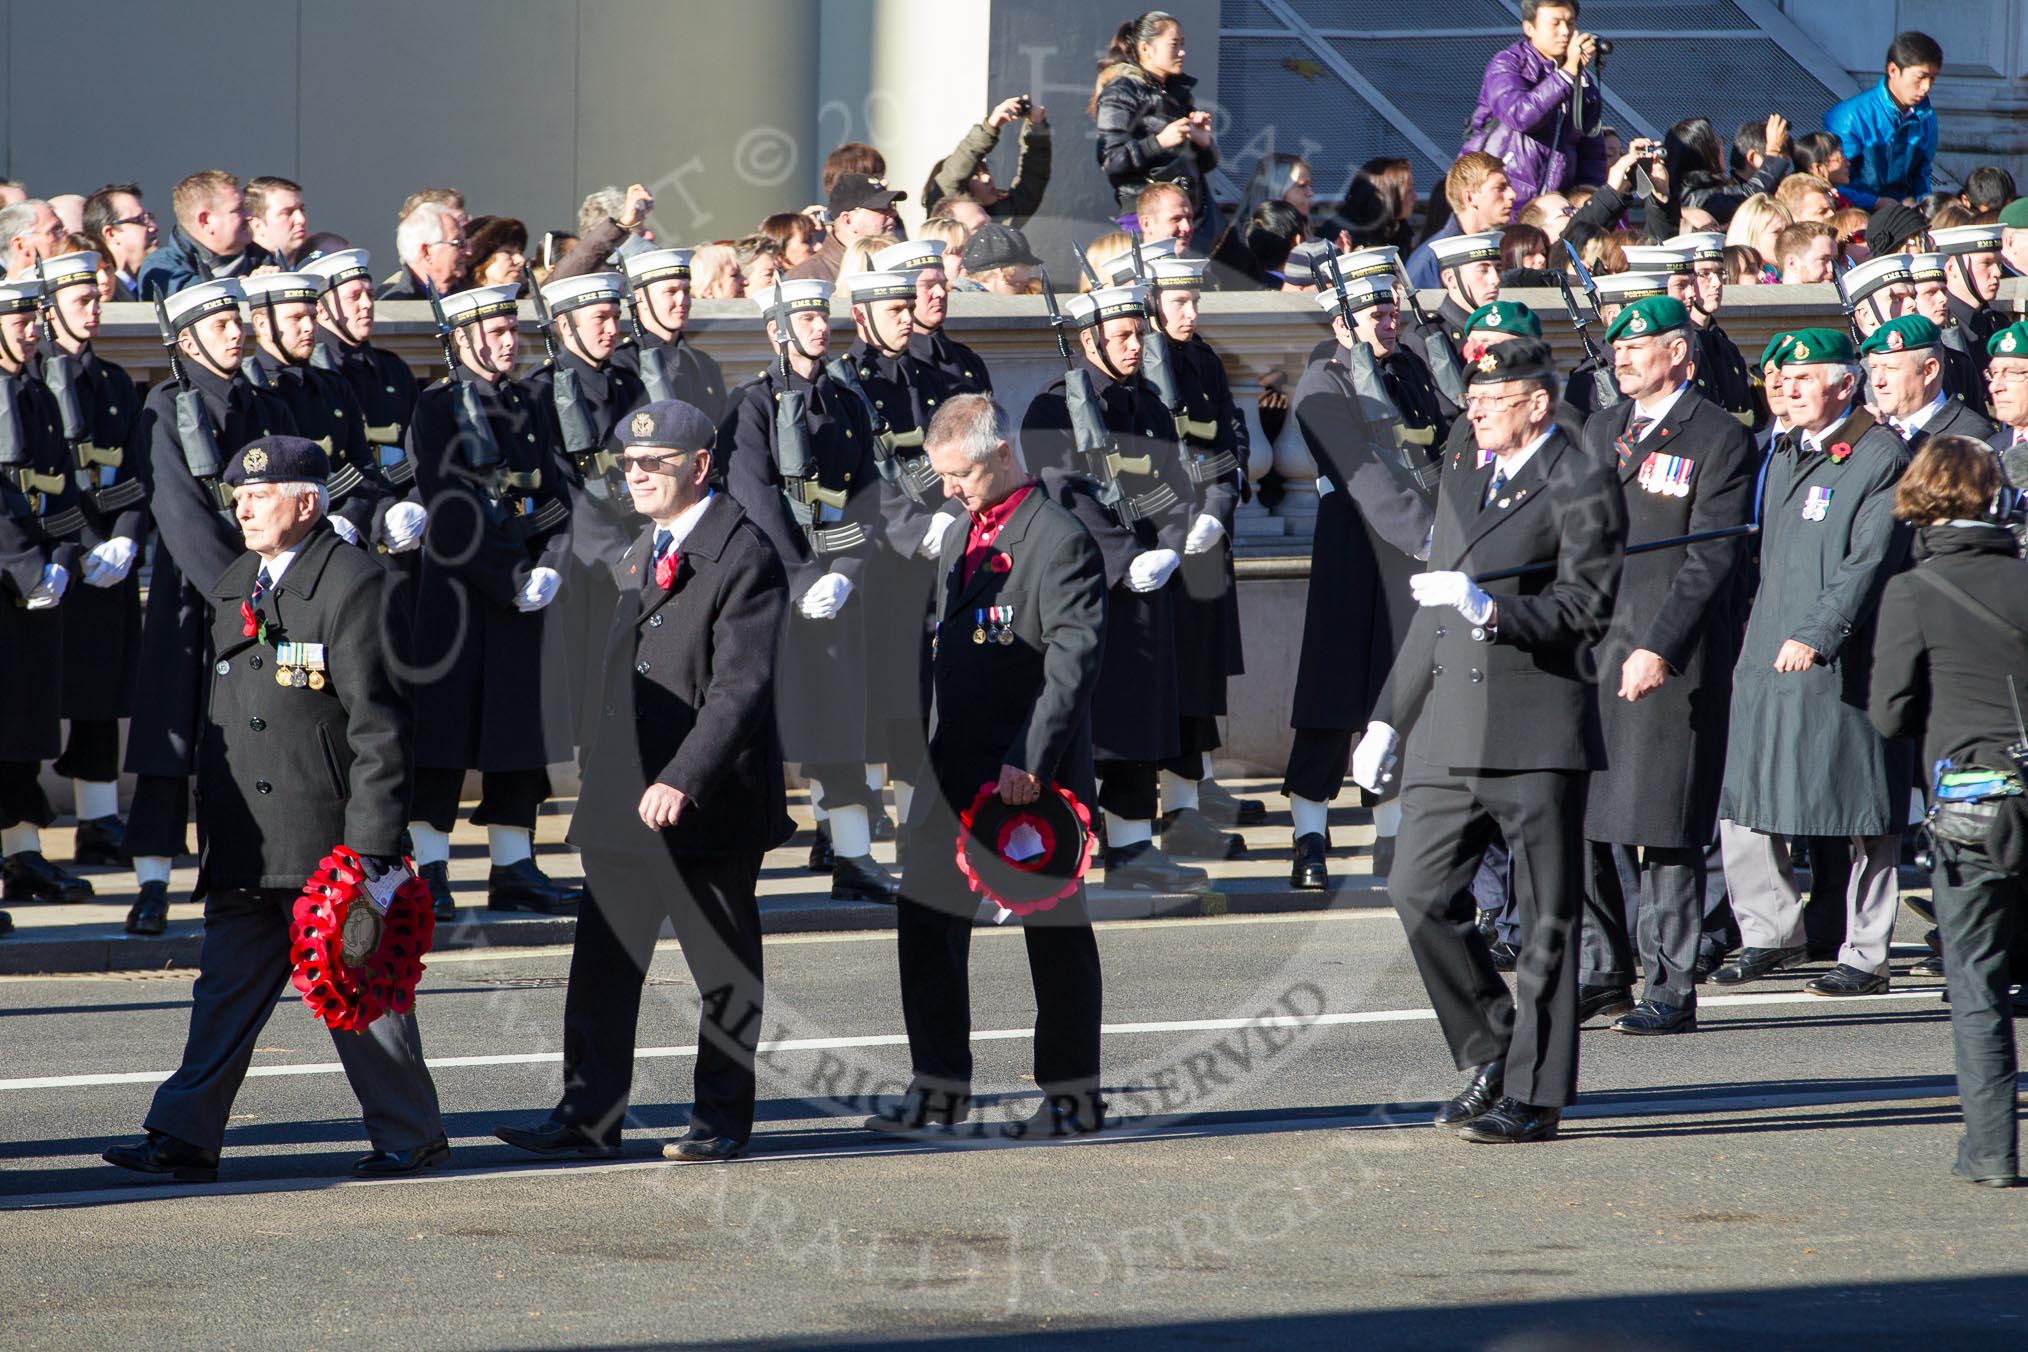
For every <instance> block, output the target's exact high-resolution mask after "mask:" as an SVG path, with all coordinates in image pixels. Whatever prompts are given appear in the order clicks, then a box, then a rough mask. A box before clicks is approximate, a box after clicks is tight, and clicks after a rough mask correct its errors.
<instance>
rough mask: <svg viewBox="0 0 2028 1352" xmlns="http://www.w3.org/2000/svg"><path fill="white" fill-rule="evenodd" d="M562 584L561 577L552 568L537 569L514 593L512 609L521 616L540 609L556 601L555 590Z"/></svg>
mask: <svg viewBox="0 0 2028 1352" xmlns="http://www.w3.org/2000/svg"><path fill="white" fill-rule="evenodd" d="M562 583H563V575H562V574H560V573H558V572H557V571H556V570H555V569H554V568H537V569H536V570H535V571H534V572H531V573H530V574H529V575H528V580H527V581H526V582H524V583H522V584H521V590H520V591H518V592H516V593H514V608H515V609H516V610H518V611H520V612H521V613H522V614H523V615H527V614H531V613H533V612H535V611H538V610H540V609H542V608H543V607H544V606H546V605H548V604H549V603H550V602H551V601H554V600H555V599H556V589H557V587H558V586H560V585H562Z"/></svg>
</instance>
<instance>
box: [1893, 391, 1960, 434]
mask: <svg viewBox="0 0 2028 1352" xmlns="http://www.w3.org/2000/svg"><path fill="white" fill-rule="evenodd" d="M1948 398H1949V396H1948V395H1946V394H1945V393H1944V392H1943V391H1942V390H1938V391H1937V392H1936V398H1934V399H1932V400H1930V401H1929V403H1928V404H1926V405H1924V406H1923V407H1921V408H1919V409H1917V410H1916V411H1915V412H1913V413H1911V414H1909V415H1908V416H1907V417H1906V418H1900V419H1893V420H1891V421H1893V422H1895V425H1896V426H1898V427H1900V428H1901V430H1902V431H1904V432H1920V431H1921V430H1922V429H1923V428H1925V427H1927V426H1929V420H1930V419H1931V418H1934V417H1935V416H1936V415H1937V411H1938V410H1939V409H1941V408H1942V407H1943V406H1944V403H1945V401H1946V400H1947V399H1948Z"/></svg>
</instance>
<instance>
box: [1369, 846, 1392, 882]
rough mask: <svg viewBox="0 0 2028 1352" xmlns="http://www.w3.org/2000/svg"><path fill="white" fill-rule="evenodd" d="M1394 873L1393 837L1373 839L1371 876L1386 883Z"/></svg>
mask: <svg viewBox="0 0 2028 1352" xmlns="http://www.w3.org/2000/svg"><path fill="white" fill-rule="evenodd" d="M1393 872H1394V837H1393V836H1375V837H1374V838H1373V876H1374V877H1376V878H1378V879H1380V881H1382V882H1386V881H1387V879H1388V877H1389V875H1391V874H1392V873H1393Z"/></svg>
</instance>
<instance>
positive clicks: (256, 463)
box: [239, 446, 268, 474]
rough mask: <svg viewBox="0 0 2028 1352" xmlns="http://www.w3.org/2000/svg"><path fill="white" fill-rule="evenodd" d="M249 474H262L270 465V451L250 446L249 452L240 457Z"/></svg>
mask: <svg viewBox="0 0 2028 1352" xmlns="http://www.w3.org/2000/svg"><path fill="white" fill-rule="evenodd" d="M239 462H240V463H241V464H242V465H244V466H246V472H247V473H248V474H260V473H262V472H263V471H265V470H266V469H267V467H268V453H267V452H266V451H264V450H262V449H261V448H260V447H258V446H250V447H248V448H247V453H246V454H245V455H243V456H241V457H240V458H239Z"/></svg>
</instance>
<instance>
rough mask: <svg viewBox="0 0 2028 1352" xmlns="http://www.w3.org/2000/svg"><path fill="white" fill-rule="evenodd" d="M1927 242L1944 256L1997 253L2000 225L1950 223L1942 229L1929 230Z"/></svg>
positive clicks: (1998, 249)
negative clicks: (1950, 224)
mask: <svg viewBox="0 0 2028 1352" xmlns="http://www.w3.org/2000/svg"><path fill="white" fill-rule="evenodd" d="M1929 242H1930V243H1931V244H1934V245H1935V246H1936V251H1937V252H1938V253H1940V254H1944V255H1946V256H1948V255H1951V254H1970V253H1998V252H1999V251H2000V226H1999V225H1998V224H1997V223H1995V224H1991V225H1952V226H1946V227H1945V228H1943V229H1942V230H1932V231H1930V232H1929Z"/></svg>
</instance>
